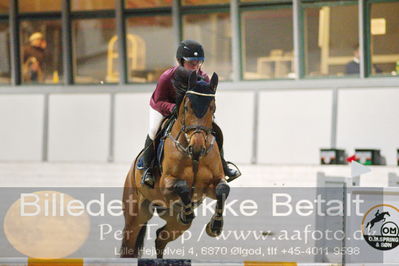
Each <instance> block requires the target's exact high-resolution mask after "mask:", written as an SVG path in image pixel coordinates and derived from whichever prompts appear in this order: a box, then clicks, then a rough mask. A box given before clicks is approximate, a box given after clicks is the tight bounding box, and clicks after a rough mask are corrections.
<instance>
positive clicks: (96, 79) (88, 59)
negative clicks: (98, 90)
mask: <svg viewBox="0 0 399 266" xmlns="http://www.w3.org/2000/svg"><path fill="white" fill-rule="evenodd" d="M72 27H73V37H72V39H73V64H74V70H75V73H74V80H75V83H101V84H103V83H112V82H118V80H114V79H107V60H108V50H109V49H111V48H112V47H111V46H112V40H113V38H114V37H115V36H116V30H115V19H113V18H101V19H76V20H74V21H73V23H72ZM114 63H115V65H118V59H117V58H116V59H114Z"/></svg>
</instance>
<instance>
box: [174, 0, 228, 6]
mask: <svg viewBox="0 0 399 266" xmlns="http://www.w3.org/2000/svg"><path fill="white" fill-rule="evenodd" d="M229 3H230V0H182V5H183V6H201V5H215V4H216V5H220V4H229Z"/></svg>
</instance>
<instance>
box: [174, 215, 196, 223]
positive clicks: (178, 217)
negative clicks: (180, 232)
mask: <svg viewBox="0 0 399 266" xmlns="http://www.w3.org/2000/svg"><path fill="white" fill-rule="evenodd" d="M193 220H194V217H189V219H187V220H185V219H184V218H183V216H182V213H179V215H177V222H178V223H180V224H182V225H188V224H190V223H191V222H192V221H193Z"/></svg>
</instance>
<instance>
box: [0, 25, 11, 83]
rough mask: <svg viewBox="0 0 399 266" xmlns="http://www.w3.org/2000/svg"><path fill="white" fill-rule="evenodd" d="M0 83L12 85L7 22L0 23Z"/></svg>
mask: <svg viewBox="0 0 399 266" xmlns="http://www.w3.org/2000/svg"><path fill="white" fill-rule="evenodd" d="M0 58H2V60H0V83H10V77H11V74H10V33H9V26H8V22H7V21H0Z"/></svg>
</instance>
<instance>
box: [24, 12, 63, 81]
mask: <svg viewBox="0 0 399 266" xmlns="http://www.w3.org/2000/svg"><path fill="white" fill-rule="evenodd" d="M20 40H21V46H22V51H21V71H22V81H23V82H24V83H59V82H61V79H62V77H61V75H62V42H61V22H60V21H59V20H22V21H21V24H20Z"/></svg>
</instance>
